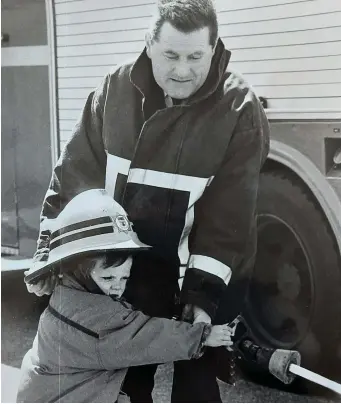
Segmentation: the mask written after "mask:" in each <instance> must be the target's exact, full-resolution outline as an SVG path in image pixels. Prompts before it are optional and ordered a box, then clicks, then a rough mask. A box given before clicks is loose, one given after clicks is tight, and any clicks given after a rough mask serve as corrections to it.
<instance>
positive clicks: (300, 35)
mask: <svg viewBox="0 0 341 404" xmlns="http://www.w3.org/2000/svg"><path fill="white" fill-rule="evenodd" d="M153 3H154V1H153V0H55V1H54V2H53V3H52V2H51V0H46V2H45V3H44V2H43V1H42V0H36V1H33V0H25V1H24V0H21V1H19V0H16V1H9V0H7V1H3V2H2V9H3V16H2V19H3V27H2V30H3V34H4V33H6V34H8V38H7V41H4V43H3V44H2V52H3V53H2V56H3V62H2V72H3V79H2V80H3V92H2V103H3V124H2V125H3V126H2V132H3V151H2V153H3V163H2V164H3V211H4V212H3V221H2V226H3V227H2V228H3V240H2V242H3V243H4V245H5V247H6V248H7V250H6V249H5V251H7V252H10V251H12V252H18V253H19V254H21V255H26V256H29V255H30V254H32V253H33V252H34V249H35V240H36V238H37V236H38V223H39V210H40V206H41V202H42V197H43V195H44V192H45V191H46V187H47V184H48V180H49V178H50V173H51V168H52V165H53V163H54V162H55V159H56V157H57V155H58V153H59V150H61V148H62V147H63V145H64V144H65V142H66V141H67V139H68V138H69V137H70V136H71V133H72V129H73V127H74V125H75V123H76V120H77V119H78V117H79V116H80V112H81V109H82V107H83V105H84V103H85V99H86V97H87V95H88V94H89V92H90V91H91V90H92V89H93V88H94V87H96V86H97V85H98V84H99V83H100V82H101V80H102V78H103V76H104V75H105V74H107V73H108V72H109V71H111V70H113V69H115V66H117V65H119V64H120V63H121V62H123V61H125V60H126V59H131V58H134V57H135V56H137V55H138V54H139V53H140V51H141V50H142V49H143V46H144V40H143V39H144V33H145V30H146V28H147V27H148V24H149V20H150V17H151V13H152V10H153ZM215 4H216V7H217V10H218V17H219V22H220V36H221V37H222V39H223V41H224V42H225V44H226V47H227V48H228V49H230V50H231V51H232V58H231V63H230V66H231V68H235V69H237V70H238V71H240V72H241V73H243V74H244V75H245V77H246V79H247V80H248V81H249V82H250V83H251V84H252V85H253V86H254V88H255V90H256V93H257V94H258V95H259V96H260V97H263V103H264V106H265V109H266V113H267V115H268V118H269V119H270V123H271V152H270V155H269V159H268V161H267V163H266V165H265V167H264V171H263V173H262V180H261V188H260V196H259V213H260V214H259V249H258V255H257V260H256V266H255V272H254V278H253V284H252V288H251V293H250V298H249V304H248V317H249V320H250V323H251V324H252V327H253V330H254V333H255V335H256V336H257V338H258V339H259V341H263V342H266V343H268V344H270V345H275V346H282V347H286V348H287V347H296V348H298V349H299V350H300V351H301V353H302V355H303V364H304V365H306V366H308V367H311V368H318V369H320V370H321V369H322V371H323V372H327V371H329V370H332V368H333V364H335V369H337V366H340V368H341V365H340V364H341V345H340V341H341V338H340V335H341V253H340V252H341V23H340V22H341V2H340V1H335V0H243V1H240V2H235V1H232V0H216V1H215ZM6 57H7V59H6ZM57 127H58V131H57V130H56V128H57ZM9 247H10V248H12V249H13V250H10V248H9ZM338 361H339V362H338ZM336 363H338V365H336Z"/></svg>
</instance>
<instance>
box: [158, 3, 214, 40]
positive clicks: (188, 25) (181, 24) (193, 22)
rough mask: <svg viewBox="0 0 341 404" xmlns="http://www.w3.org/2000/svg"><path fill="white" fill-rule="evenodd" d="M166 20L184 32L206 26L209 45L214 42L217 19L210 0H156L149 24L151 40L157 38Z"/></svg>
mask: <svg viewBox="0 0 341 404" xmlns="http://www.w3.org/2000/svg"><path fill="white" fill-rule="evenodd" d="M166 21H168V22H169V23H170V24H171V25H172V26H173V27H174V28H176V29H177V30H178V31H180V32H184V33H189V32H193V31H196V30H199V29H202V28H204V27H208V29H209V33H210V39H209V41H210V45H211V46H212V47H213V46H215V44H216V41H217V38H218V21H217V13H216V10H215V7H214V5H213V2H212V0H158V3H157V11H156V14H155V16H154V19H153V22H152V26H151V34H152V39H153V40H155V41H158V40H159V37H160V31H161V28H162V26H163V24H164V23H165V22H166Z"/></svg>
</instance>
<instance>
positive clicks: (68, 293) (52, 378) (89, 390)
mask: <svg viewBox="0 0 341 404" xmlns="http://www.w3.org/2000/svg"><path fill="white" fill-rule="evenodd" d="M86 200H88V202H89V200H91V202H92V203H85V201H86ZM96 206H97V208H96ZM80 207H82V209H80ZM98 208H100V209H98ZM96 212H97V213H96ZM107 218H111V219H112V220H111V221H110V226H109V225H108V226H106V225H105V223H107V222H108V224H109V220H108V219H107ZM99 223H100V224H99ZM50 232H51V239H50V253H49V257H48V260H47V261H46V263H45V264H41V265H43V266H41V267H40V268H39V269H38V270H35V269H33V270H32V271H30V275H31V277H30V279H31V278H32V274H34V273H38V272H39V274H44V270H45V272H46V271H47V270H50V269H51V268H52V267H53V265H56V263H59V264H60V266H59V268H60V270H62V271H63V273H64V274H63V278H62V281H61V283H60V284H59V285H57V286H56V288H55V290H54V292H53V294H52V296H51V299H50V302H49V306H48V308H47V309H46V310H45V311H44V313H43V314H42V316H41V318H40V321H39V326H38V332H37V335H36V337H35V339H34V342H33V346H32V348H31V349H30V350H29V351H28V352H27V354H26V355H25V357H24V359H23V363H22V368H21V371H22V378H21V382H20V386H19V390H18V395H17V402H56V401H58V402H117V401H122V398H123V396H122V392H120V388H121V385H122V384H123V381H124V378H125V375H126V372H127V368H128V367H130V366H139V365H143V364H151V363H163V362H171V361H177V360H184V359H193V358H197V357H200V355H201V353H202V349H203V347H204V346H229V345H231V344H232V343H231V339H230V330H229V328H228V326H227V325H222V326H213V327H212V326H211V325H208V324H204V323H197V324H194V325H192V324H189V323H185V322H180V321H175V320H169V319H164V318H155V317H149V316H146V315H144V314H143V313H142V312H140V311H137V310H135V309H134V308H133V307H132V306H131V305H129V304H128V303H127V302H125V301H124V299H122V293H123V291H124V289H125V285H126V282H127V280H128V278H129V274H130V268H131V264H132V259H133V258H132V253H133V252H134V251H135V252H136V251H137V250H140V249H145V248H147V247H148V246H146V245H144V244H143V243H141V242H140V241H139V240H138V239H137V236H136V234H135V233H134V232H133V231H132V229H131V223H130V222H129V221H128V219H127V217H126V214H125V212H124V211H122V208H121V207H120V205H118V204H117V203H116V202H114V201H113V200H112V198H111V197H109V196H108V195H106V194H105V192H104V191H102V190H101V191H99V190H91V191H86V192H84V193H82V194H80V195H78V196H76V197H75V198H74V199H73V200H72V201H71V202H70V203H69V204H68V205H67V206H66V207H65V208H64V210H63V211H62V212H61V213H60V215H59V217H58V218H57V219H56V222H55V223H53V224H52V226H51V230H50ZM108 250H111V251H110V252H108ZM89 253H92V254H94V255H89ZM140 253H143V252H140Z"/></svg>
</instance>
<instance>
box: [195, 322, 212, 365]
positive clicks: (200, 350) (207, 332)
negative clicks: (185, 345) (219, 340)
mask: <svg viewBox="0 0 341 404" xmlns="http://www.w3.org/2000/svg"><path fill="white" fill-rule="evenodd" d="M211 331H212V325H211V324H205V325H204V329H203V332H202V335H201V340H200V344H199V347H198V350H197V352H196V353H195V354H194V355H193V356H192V359H199V358H201V357H202V356H203V354H204V353H205V350H206V345H205V342H206V340H207V338H208V336H209V335H210V334H211Z"/></svg>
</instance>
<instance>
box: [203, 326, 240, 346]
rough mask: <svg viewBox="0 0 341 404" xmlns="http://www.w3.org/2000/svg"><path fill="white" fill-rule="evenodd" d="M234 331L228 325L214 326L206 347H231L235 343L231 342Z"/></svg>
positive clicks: (205, 343)
mask: <svg viewBox="0 0 341 404" xmlns="http://www.w3.org/2000/svg"><path fill="white" fill-rule="evenodd" d="M231 333H232V330H231V328H230V327H229V326H228V324H223V325H214V326H213V327H212V330H211V333H210V335H209V336H208V337H207V338H206V341H205V342H204V345H206V346H210V347H218V346H227V347H229V346H231V345H233V342H232V341H231Z"/></svg>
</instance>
